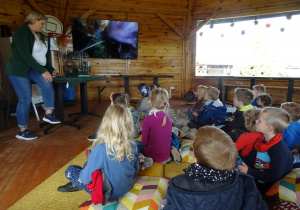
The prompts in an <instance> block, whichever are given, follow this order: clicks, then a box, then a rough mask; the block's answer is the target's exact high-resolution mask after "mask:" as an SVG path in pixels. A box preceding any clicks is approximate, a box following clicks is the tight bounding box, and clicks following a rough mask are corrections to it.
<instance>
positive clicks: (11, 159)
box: [0, 99, 190, 209]
mask: <svg viewBox="0 0 300 210" xmlns="http://www.w3.org/2000/svg"><path fill="white" fill-rule="evenodd" d="M109 103H110V102H109V101H103V102H102V104H98V102H96V101H89V110H92V111H95V113H97V114H102V115H103V114H104V112H105V110H106V108H107V107H108V105H109ZM79 104H80V103H79V101H78V102H77V103H76V105H75V106H69V107H65V109H64V112H65V119H68V114H70V113H74V112H79V111H80V105H79ZM170 104H171V108H173V109H175V110H177V109H179V110H181V111H185V110H186V109H187V107H189V106H190V105H186V104H185V101H184V100H179V99H171V100H170ZM40 117H43V113H40ZM100 122H101V119H100V118H98V117H94V116H83V117H82V118H79V120H78V121H77V123H78V124H80V125H81V129H80V130H77V129H76V128H75V127H71V126H67V125H59V126H57V127H55V128H54V129H53V130H51V131H50V132H49V134H48V135H44V134H43V129H41V128H40V127H39V124H40V122H37V120H36V118H35V115H34V113H31V114H30V119H29V123H28V124H29V127H28V128H29V130H30V132H32V133H34V134H36V135H38V136H39V138H38V139H36V140H31V141H25V140H19V139H16V138H15V135H16V134H17V130H18V127H17V121H16V118H15V117H11V118H10V119H9V121H8V122H6V125H5V126H6V128H7V130H6V131H5V132H2V133H0V192H1V193H0V203H1V209H8V208H9V207H10V206H12V205H13V204H14V203H15V202H17V201H18V200H19V199H20V198H22V197H23V196H24V195H26V194H27V193H28V192H30V191H31V190H32V189H34V188H35V187H36V186H38V185H39V184H40V183H42V182H43V181H44V180H46V179H47V178H48V177H49V176H51V175H52V174H53V173H55V172H56V171H57V170H58V169H60V168H61V167H62V166H64V165H65V164H66V163H68V162H69V161H70V160H72V159H73V158H74V157H75V156H77V155H78V154H79V153H81V152H82V151H83V150H84V149H86V148H87V147H88V146H90V145H91V143H92V142H90V141H88V140H87V137H88V136H89V135H91V134H93V133H94V132H95V131H96V130H97V129H98V127H99V125H100Z"/></svg>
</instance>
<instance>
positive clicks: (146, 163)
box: [141, 157, 153, 170]
mask: <svg viewBox="0 0 300 210" xmlns="http://www.w3.org/2000/svg"><path fill="white" fill-rule="evenodd" d="M152 165H153V159H152V158H150V157H145V159H144V164H143V166H142V168H141V170H145V169H146V168H149V167H151V166H152Z"/></svg>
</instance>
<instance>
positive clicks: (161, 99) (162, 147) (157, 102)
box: [139, 88, 181, 164]
mask: <svg viewBox="0 0 300 210" xmlns="http://www.w3.org/2000/svg"><path fill="white" fill-rule="evenodd" d="M149 104H150V107H151V111H150V112H149V115H148V116H147V117H146V118H145V119H144V121H143V126H142V141H141V143H142V147H141V148H139V149H140V152H142V153H144V154H145V155H146V156H147V157H151V158H152V159H153V160H154V161H155V162H160V163H164V164H165V163H169V162H171V161H172V158H171V156H170V155H171V151H172V155H173V158H174V161H175V162H176V163H180V162H181V156H180V154H179V152H178V150H177V149H176V148H175V147H174V146H172V147H171V141H172V139H171V136H172V122H171V120H170V117H169V115H168V114H167V112H168V108H169V94H168V92H167V90H165V89H162V88H155V89H153V90H152V91H151V92H150V95H149ZM171 149H172V150H171Z"/></svg>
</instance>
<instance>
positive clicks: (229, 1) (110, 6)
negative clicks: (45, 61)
mask: <svg viewBox="0 0 300 210" xmlns="http://www.w3.org/2000/svg"><path fill="white" fill-rule="evenodd" d="M0 2H1V3H0V25H9V26H10V27H11V30H12V31H13V30H14V29H15V28H17V27H19V26H20V25H22V23H23V21H24V18H25V16H26V14H28V13H29V12H30V11H31V10H33V9H36V10H40V11H42V12H44V13H45V14H48V15H53V16H55V17H57V18H58V19H59V20H60V21H61V22H62V23H63V25H64V26H65V28H67V26H69V25H70V24H71V19H72V18H78V17H82V18H87V17H90V18H97V16H100V15H101V14H102V13H104V12H105V14H111V16H113V17H114V18H117V14H118V13H120V14H121V15H122V17H124V13H125V14H126V15H127V16H130V15H131V14H134V13H140V14H156V15H160V18H165V22H166V21H168V20H167V18H166V16H168V17H171V18H172V17H174V18H176V17H186V20H187V28H190V29H192V28H193V27H194V25H195V21H194V20H197V19H200V20H205V21H204V23H205V22H208V21H209V20H210V19H212V18H229V17H237V16H250V15H257V14H266V13H276V12H288V11H296V10H300V1H299V0H284V1H282V0H51V1H49V0H9V1H8V0H0ZM170 24H171V23H170Z"/></svg>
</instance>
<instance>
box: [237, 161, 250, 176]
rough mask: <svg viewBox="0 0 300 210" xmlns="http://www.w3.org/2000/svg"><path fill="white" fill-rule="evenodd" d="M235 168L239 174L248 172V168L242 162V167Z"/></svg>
mask: <svg viewBox="0 0 300 210" xmlns="http://www.w3.org/2000/svg"><path fill="white" fill-rule="evenodd" d="M237 167H238V169H239V171H240V172H243V173H245V174H246V173H247V172H248V166H247V165H246V164H245V163H244V162H242V165H238V166H237Z"/></svg>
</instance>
